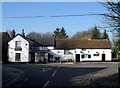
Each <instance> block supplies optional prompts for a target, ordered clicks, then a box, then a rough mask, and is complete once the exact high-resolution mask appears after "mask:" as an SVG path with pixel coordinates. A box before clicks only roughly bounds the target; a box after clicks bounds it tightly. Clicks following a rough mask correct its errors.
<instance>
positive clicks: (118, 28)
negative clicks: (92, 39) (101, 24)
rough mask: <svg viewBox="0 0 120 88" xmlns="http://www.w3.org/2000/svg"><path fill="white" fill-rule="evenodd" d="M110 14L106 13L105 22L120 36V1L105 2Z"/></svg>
mask: <svg viewBox="0 0 120 88" xmlns="http://www.w3.org/2000/svg"><path fill="white" fill-rule="evenodd" d="M103 5H104V6H105V7H106V8H107V10H108V12H109V13H108V14H106V15H105V23H106V24H107V25H108V26H110V29H112V30H113V31H114V33H115V34H114V35H115V36H117V37H119V38H120V1H119V0H116V1H115V2H109V1H108V2H107V3H105V4H103Z"/></svg>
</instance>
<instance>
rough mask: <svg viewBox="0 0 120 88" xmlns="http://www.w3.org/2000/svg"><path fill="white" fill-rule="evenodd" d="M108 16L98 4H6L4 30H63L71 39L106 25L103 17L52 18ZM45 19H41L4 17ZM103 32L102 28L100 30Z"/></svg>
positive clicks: (3, 8)
mask: <svg viewBox="0 0 120 88" xmlns="http://www.w3.org/2000/svg"><path fill="white" fill-rule="evenodd" d="M94 13H107V10H106V8H105V7H103V6H102V5H101V4H100V3H98V2H3V3H2V17H3V18H2V31H8V30H12V29H14V30H15V31H16V32H17V33H21V31H22V29H24V30H25V33H26V34H28V33H29V32H33V31H34V32H38V33H46V32H53V31H54V30H55V29H56V28H57V27H64V28H65V30H66V32H67V34H68V35H69V36H72V35H74V34H75V33H76V32H81V31H86V30H89V29H90V28H91V27H94V26H95V25H96V26H100V27H102V26H104V24H103V17H101V16H95V15H94V16H78V17H49V16H57V15H80V14H94ZM24 16H44V17H38V18H4V17H24ZM101 31H103V29H101Z"/></svg>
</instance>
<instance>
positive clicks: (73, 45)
mask: <svg viewBox="0 0 120 88" xmlns="http://www.w3.org/2000/svg"><path fill="white" fill-rule="evenodd" d="M77 48H78V49H110V48H111V45H110V41H109V40H107V39H88V40H75V39H66V40H56V45H55V49H77Z"/></svg>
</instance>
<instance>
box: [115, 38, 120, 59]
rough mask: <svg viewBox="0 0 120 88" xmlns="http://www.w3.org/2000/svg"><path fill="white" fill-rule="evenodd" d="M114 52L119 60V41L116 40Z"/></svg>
mask: <svg viewBox="0 0 120 88" xmlns="http://www.w3.org/2000/svg"><path fill="white" fill-rule="evenodd" d="M114 45H115V50H116V54H117V58H118V59H119V54H120V39H117V40H116V41H115V44H114Z"/></svg>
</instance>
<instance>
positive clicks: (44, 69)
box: [43, 68, 52, 72]
mask: <svg viewBox="0 0 120 88" xmlns="http://www.w3.org/2000/svg"><path fill="white" fill-rule="evenodd" d="M51 69H52V68H43V72H46V71H48V70H51Z"/></svg>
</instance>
